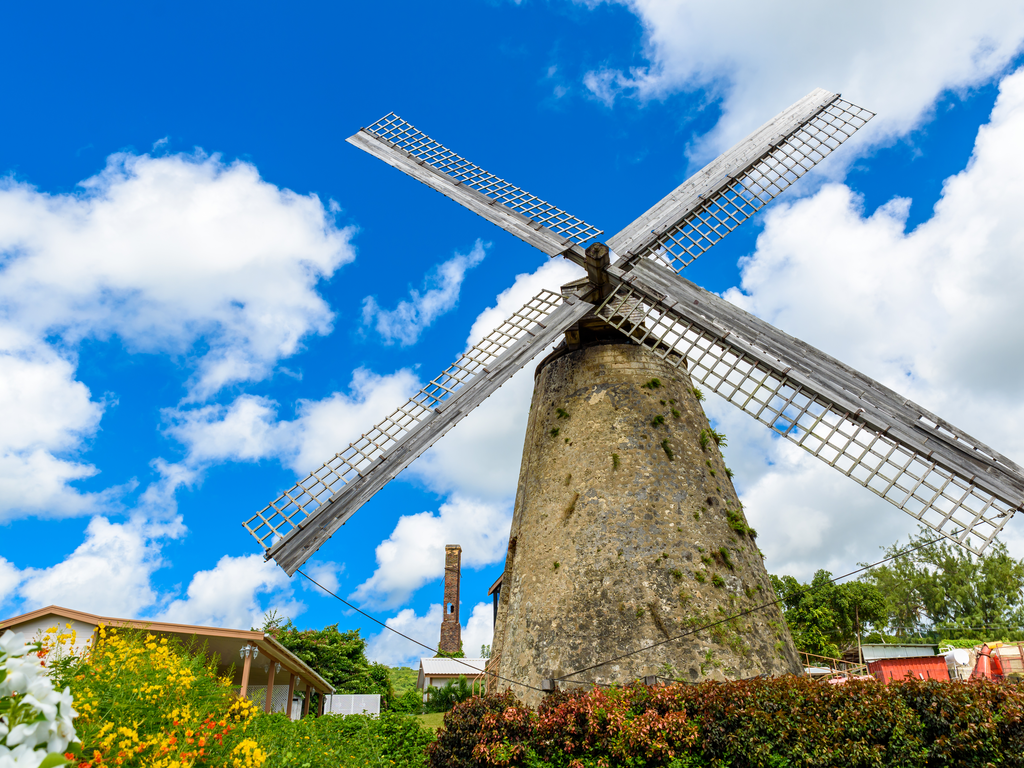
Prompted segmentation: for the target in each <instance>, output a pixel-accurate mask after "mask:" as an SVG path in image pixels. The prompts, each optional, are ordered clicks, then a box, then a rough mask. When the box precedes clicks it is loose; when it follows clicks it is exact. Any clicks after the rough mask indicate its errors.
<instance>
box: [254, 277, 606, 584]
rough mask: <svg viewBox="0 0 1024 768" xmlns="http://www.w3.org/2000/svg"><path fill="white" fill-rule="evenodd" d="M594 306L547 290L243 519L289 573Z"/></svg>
mask: <svg viewBox="0 0 1024 768" xmlns="http://www.w3.org/2000/svg"><path fill="white" fill-rule="evenodd" d="M591 309H593V306H592V305H590V304H588V303H586V302H583V301H580V300H579V299H576V298H575V297H571V296H570V297H561V296H559V295H558V294H556V293H553V292H551V291H542V292H541V293H539V294H538V295H537V296H535V297H534V298H533V299H532V300H531V301H530V302H528V303H527V304H526V305H524V306H523V308H522V309H520V310H519V311H518V312H516V313H515V314H514V315H512V317H510V318H509V319H508V320H506V321H505V322H504V323H502V324H501V325H500V326H499V327H498V328H496V329H495V330H494V331H492V332H491V333H490V334H488V335H487V337H486V338H484V339H483V340H482V341H481V342H480V343H478V344H476V345H475V346H474V347H473V348H471V349H470V350H469V351H467V352H466V353H465V354H463V355H462V356H461V357H460V358H459V359H458V360H457V361H456V362H455V363H453V364H452V365H451V366H450V367H449V368H447V369H446V370H445V371H444V372H443V373H441V375H439V376H437V377H436V378H434V379H433V380H432V381H431V382H430V383H429V384H427V385H426V386H424V387H423V388H422V389H420V391H419V392H417V393H416V395H414V396H413V397H412V398H411V399H410V400H409V401H408V402H406V403H405V404H404V405H402V406H401V407H400V408H399V409H398V410H397V411H395V413H393V414H391V416H389V417H388V418H386V419H385V420H384V421H382V422H381V423H380V424H378V425H376V426H375V427H373V429H371V430H370V431H369V432H368V433H367V434H365V435H363V436H362V437H361V438H360V439H359V440H357V441H356V442H354V443H352V444H351V445H349V447H348V448H346V449H345V450H344V451H342V452H340V453H338V454H337V455H335V456H334V457H333V458H332V459H330V460H329V461H327V462H326V463H325V464H324V465H323V466H321V467H320V468H319V469H318V470H316V471H315V472H312V473H311V474H310V475H309V476H308V477H306V478H304V479H303V480H301V481H299V482H298V483H296V484H295V485H294V486H293V487H292V488H290V489H289V490H288V491H285V492H284V493H283V494H281V496H279V497H278V498H277V499H276V500H275V501H273V502H272V503H271V504H269V505H267V506H266V507H265V508H264V509H262V510H260V512H258V513H257V514H255V515H253V516H252V517H251V518H249V519H248V520H246V521H245V523H244V524H243V525H244V526H245V528H246V530H248V531H249V533H251V534H252V535H253V537H255V538H256V539H257V541H259V542H260V544H261V545H262V546H263V547H264V549H265V550H266V552H267V556H268V558H269V557H272V558H274V559H275V560H276V561H277V563H278V564H279V565H280V566H281V567H282V568H284V569H285V571H287V573H288V574H289V575H291V574H292V573H294V572H295V571H296V570H297V569H298V568H299V567H300V566H301V565H302V563H304V562H305V561H306V560H307V559H308V558H309V557H310V556H311V555H312V554H313V553H314V552H316V550H317V549H319V548H320V546H322V545H323V543H324V542H325V541H327V539H329V538H330V537H331V535H332V534H333V533H334V532H335V531H337V529H338V528H340V527H341V526H342V525H343V524H344V523H345V522H346V521H347V520H348V518H349V517H351V516H352V514H353V513H354V512H355V511H356V510H358V509H359V507H361V506H362V505H363V504H365V503H366V502H367V501H369V499H370V498H371V497H372V496H373V495H374V494H375V493H376V492H377V491H379V490H380V489H381V488H383V487H384V485H386V484H387V483H388V482H389V481H390V480H391V479H393V478H394V477H395V476H396V475H398V474H399V473H400V472H401V471H402V470H404V469H405V468H406V467H407V466H408V465H409V464H410V463H412V461H413V460H415V459H416V458H417V457H418V456H419V455H420V454H422V453H423V451H425V450H426V449H427V448H429V447H430V446H431V445H433V443H434V442H435V441H436V440H438V439H439V438H440V437H441V436H442V435H444V434H445V433H446V432H448V430H450V429H451V428H452V427H454V426H455V425H456V424H457V423H458V422H459V421H461V420H462V419H463V418H464V417H465V416H467V415H468V414H469V413H470V412H471V411H472V410H473V409H475V408H476V407H477V406H478V405H479V404H480V403H482V402H483V401H484V399H485V398H487V397H488V396H489V395H490V394H491V393H492V392H494V391H495V390H496V389H497V388H498V387H500V386H501V385H502V384H504V383H505V381H507V380H508V379H509V378H510V377H511V376H512V374H514V373H515V372H516V371H518V370H519V369H520V368H522V367H523V366H524V365H526V363H528V362H529V361H530V360H531V359H532V358H533V357H534V356H536V355H537V354H539V353H540V352H541V351H542V350H544V349H545V347H547V346H548V345H549V344H550V343H552V342H553V341H555V340H557V339H558V337H559V336H560V334H561V333H563V332H564V331H565V329H566V328H568V327H569V326H571V325H572V324H573V323H576V322H577V321H578V320H579V319H580V318H581V317H582V316H583V315H585V314H586V313H587V312H588V311H590V310H591Z"/></svg>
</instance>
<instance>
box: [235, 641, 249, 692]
mask: <svg viewBox="0 0 1024 768" xmlns="http://www.w3.org/2000/svg"><path fill="white" fill-rule="evenodd" d="M245 647H246V654H245V660H244V661H243V662H242V685H241V688H239V690H238V697H239V698H240V699H247V698H249V670H250V668H251V667H252V646H251V645H246V646H245Z"/></svg>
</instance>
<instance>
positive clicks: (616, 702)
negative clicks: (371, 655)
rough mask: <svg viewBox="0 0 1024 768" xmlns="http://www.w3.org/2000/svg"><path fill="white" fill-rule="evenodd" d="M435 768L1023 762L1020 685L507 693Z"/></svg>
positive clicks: (782, 684) (777, 685)
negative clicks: (534, 706)
mask: <svg viewBox="0 0 1024 768" xmlns="http://www.w3.org/2000/svg"><path fill="white" fill-rule="evenodd" d="M427 752H428V755H429V758H430V765H431V766H433V767H434V768H441V766H445V767H447V766H453V767H454V768H469V767H470V766H509V767H512V766H524V767H528V768H541V767H544V768H547V767H550V768H598V767H599V766H604V767H606V768H608V767H611V766H666V767H670V768H689V767H693V768H696V767H697V766H721V767H722V768H724V767H725V766H743V767H744V768H745V767H746V766H751V767H757V768H760V767H761V766H763V767H764V768H782V767H783V766H801V767H806V768H811V767H812V766H814V767H816V766H821V767H822V768H825V767H826V766H827V767H829V768H832V767H833V766H835V767H836V768H839V767H845V766H900V767H901V768H904V767H906V768H915V767H916V766H921V767H922V768H924V767H927V768H931V767H932V766H966V767H971V766H979V767H980V766H986V767H987V766H1021V765H1024V687H1022V686H1016V685H1007V684H999V683H991V682H984V681H983V682H971V683H959V682H937V681H932V680H929V681H913V680H907V681H905V682H896V683H890V684H889V685H881V684H879V683H875V682H870V681H865V682H855V683H849V684H847V685H842V686H832V685H828V684H826V683H823V682H815V681H812V680H809V679H807V678H797V677H790V678H780V679H777V680H749V681H741V682H731V683H702V684H700V685H682V684H678V685H672V686H660V687H653V688H648V687H646V686H642V685H639V684H637V685H632V686H629V687H627V688H624V689H599V690H594V691H590V692H585V693H584V692H577V693H575V694H566V693H558V694H554V695H552V696H550V697H548V699H547V700H546V701H545V702H544V704H543V705H542V707H541V708H540V711H539V712H533V711H532V710H530V709H529V708H527V707H524V706H522V705H520V704H519V703H518V702H517V700H516V699H515V698H514V697H513V696H511V695H510V694H505V695H503V696H501V697H489V698H480V697H475V698H473V699H470V700H469V701H467V702H464V703H463V704H460V705H458V706H456V707H455V709H453V710H452V711H451V712H450V713H449V714H448V715H447V716H446V717H445V727H444V728H443V729H439V730H438V733H437V741H436V742H435V743H434V744H433V745H431V746H430V747H428V749H427Z"/></svg>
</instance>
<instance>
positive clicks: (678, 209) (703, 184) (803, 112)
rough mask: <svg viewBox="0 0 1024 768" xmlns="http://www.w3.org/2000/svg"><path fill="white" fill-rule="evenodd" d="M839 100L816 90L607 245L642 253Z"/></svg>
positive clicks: (619, 250) (618, 251)
mask: <svg viewBox="0 0 1024 768" xmlns="http://www.w3.org/2000/svg"><path fill="white" fill-rule="evenodd" d="M837 98H839V96H838V94H835V93H830V92H829V91H826V90H823V89H821V88H816V89H814V90H813V91H811V92H810V93H809V94H807V95H806V96H804V97H803V98H802V99H800V100H799V101H798V102H796V103H795V104H793V105H792V106H790V107H787V108H786V109H784V110H783V111H782V112H780V113H779V114H778V115H776V116H775V117H773V118H772V119H771V120H769V121H768V122H767V123H765V124H764V125H762V126H761V127H760V128H758V129H757V130H756V131H754V132H753V133H751V134H750V135H749V136H747V137H746V138H745V139H743V140H742V141H740V142H739V143H737V144H736V145H735V146H734V147H732V148H731V149H729V150H728V151H727V152H725V153H724V154H722V155H720V156H718V157H717V158H715V159H714V160H712V161H711V162H710V163H708V164H707V165H706V166H704V167H703V168H702V169H701V170H699V171H697V173H695V174H693V176H691V177H690V178H688V179H687V180H686V181H684V182H683V183H682V184H680V185H679V186H678V187H676V188H675V189H674V190H672V191H671V192H669V193H668V194H667V195H665V197H663V198H662V199H661V200H659V201H658V202H657V203H655V204H654V205H653V206H651V208H649V209H648V210H647V211H645V212H644V213H643V214H642V215H640V216H638V217H637V218H636V220H635V221H633V222H632V223H631V224H629V225H628V226H627V227H626V228H625V229H623V230H621V231H620V232H618V233H616V234H615V235H613V236H612V237H610V238H609V239H608V240H607V243H608V246H609V247H610V248H611V249H612V250H613V251H615V253H616V254H618V255H619V256H625V255H627V254H630V253H637V252H639V251H640V250H642V249H643V248H644V246H645V245H646V244H647V243H649V242H651V241H653V240H655V239H656V238H657V236H658V234H660V233H661V232H663V231H664V230H665V229H666V228H668V227H669V226H671V225H672V224H673V223H674V222H677V221H679V220H680V219H682V218H684V217H685V216H686V215H687V214H688V213H689V212H691V211H693V210H694V209H696V208H697V207H698V206H699V205H700V204H701V203H702V202H703V200H704V199H705V198H708V197H713V196H714V195H716V194H718V193H719V192H720V191H721V190H722V189H723V188H724V187H725V186H727V185H728V184H729V183H730V182H731V181H732V177H734V176H736V175H738V174H739V173H740V172H741V171H743V170H744V169H746V168H747V167H749V166H750V165H751V164H752V163H754V162H756V161H757V160H758V159H760V158H761V157H763V156H764V155H766V154H767V153H768V152H769V151H770V150H771V147H772V146H773V145H774V144H776V143H778V141H780V140H781V139H783V138H785V137H786V136H788V135H789V134H791V133H792V132H793V131H795V130H796V129H797V128H799V127H800V126H801V125H803V124H804V123H805V122H807V121H808V120H809V119H811V118H812V117H813V116H814V115H815V114H817V113H818V112H819V111H821V109H822V108H823V107H825V106H827V105H828V104H829V103H831V102H832V101H834V100H835V99H837Z"/></svg>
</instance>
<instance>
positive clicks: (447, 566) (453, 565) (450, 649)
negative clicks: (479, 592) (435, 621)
mask: <svg viewBox="0 0 1024 768" xmlns="http://www.w3.org/2000/svg"><path fill="white" fill-rule="evenodd" d="M461 565H462V547H460V546H459V545H458V544H448V545H446V546H445V548H444V619H442V620H441V642H440V643H439V644H438V646H437V650H438V651H441V652H442V653H458V652H459V651H460V650H462V626H461V625H460V624H459V569H460V568H461Z"/></svg>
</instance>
